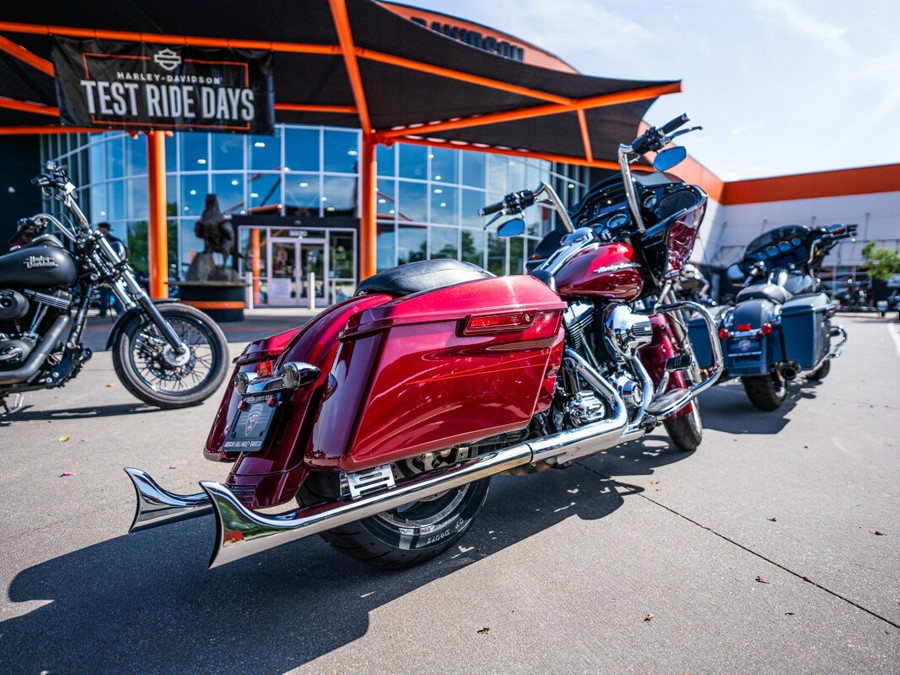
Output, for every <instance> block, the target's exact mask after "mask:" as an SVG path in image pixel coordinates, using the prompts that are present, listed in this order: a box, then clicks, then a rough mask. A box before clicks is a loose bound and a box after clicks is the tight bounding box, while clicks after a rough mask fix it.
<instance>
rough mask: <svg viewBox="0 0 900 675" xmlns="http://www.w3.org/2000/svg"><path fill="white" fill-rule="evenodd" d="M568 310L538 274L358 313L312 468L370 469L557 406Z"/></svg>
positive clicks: (315, 438)
mask: <svg viewBox="0 0 900 675" xmlns="http://www.w3.org/2000/svg"><path fill="white" fill-rule="evenodd" d="M565 307H566V304H565V302H563V301H562V300H560V298H559V296H557V295H556V294H555V293H554V292H553V291H552V290H550V289H549V288H548V287H547V286H546V285H545V284H543V283H542V282H540V281H538V280H537V279H535V278H534V277H530V276H513V277H499V278H493V279H484V280H478V281H471V282H466V283H462V284H457V285H455V286H450V287H445V288H439V289H436V290H433V291H426V292H422V293H417V294H414V295H410V296H407V297H405V298H401V299H397V300H394V301H393V302H389V303H385V304H382V305H379V306H377V307H374V308H372V309H369V310H367V311H364V312H361V313H359V314H356V315H354V316H353V317H351V318H350V321H349V323H348V326H347V328H346V330H345V331H343V333H342V335H341V347H340V350H339V352H338V354H337V357H336V358H335V362H334V365H333V367H332V369H331V376H330V377H329V381H328V386H327V389H326V391H325V393H324V396H323V400H322V404H321V407H320V409H319V416H318V419H317V421H316V425H315V427H314V429H313V431H312V444H311V446H310V448H309V450H308V451H307V453H306V462H307V464H309V465H310V467H312V468H315V469H319V470H323V469H326V470H327V469H340V470H341V471H345V472H353V471H359V470H362V469H366V468H370V467H374V466H379V465H382V464H386V463H389V462H393V461H396V460H398V459H403V458H409V457H412V456H414V455H416V454H420V453H425V452H433V451H437V450H443V449H446V448H449V447H452V446H454V445H460V444H464V443H467V442H473V441H476V440H480V439H483V438H487V437H490V436H494V435H497V434H500V433H504V432H507V431H513V430H516V429H521V428H523V427H525V426H527V425H528V422H529V421H530V419H531V417H532V415H534V413H535V412H537V411H539V410H541V409H542V408H541V406H543V409H546V406H547V405H548V404H549V396H547V391H548V389H549V390H550V391H552V388H551V387H552V385H551V384H550V383H551V382H552V381H553V380H554V379H555V376H556V372H557V370H558V368H559V365H560V363H561V360H562V351H563V329H562V312H563V310H564V309H565Z"/></svg>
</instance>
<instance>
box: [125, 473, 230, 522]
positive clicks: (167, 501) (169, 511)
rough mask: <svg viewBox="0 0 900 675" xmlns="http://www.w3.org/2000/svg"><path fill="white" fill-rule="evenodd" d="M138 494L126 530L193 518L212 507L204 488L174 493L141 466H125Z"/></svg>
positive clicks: (203, 513) (210, 509)
mask: <svg viewBox="0 0 900 675" xmlns="http://www.w3.org/2000/svg"><path fill="white" fill-rule="evenodd" d="M125 473H127V474H128V477H129V478H130V479H131V484H132V485H133V486H134V491H135V493H136V494H137V507H136V508H135V512H134V518H133V519H132V521H131V527H129V528H128V531H129V532H137V531H138V530H149V529H150V528H151V527H158V526H160V525H166V524H168V523H174V522H177V521H179V520H187V519H188V518H196V517H197V516H203V515H206V514H207V513H209V512H211V511H212V503H211V502H210V501H209V497H208V496H207V495H206V493H205V492H199V493H197V494H194V495H176V494H174V493H172V492H169V491H168V490H164V489H163V488H161V487H160V486H159V484H157V482H156V481H155V480H153V479H152V478H151V477H150V476H149V475H148V474H146V473H145V472H143V471H141V470H140V469H132V468H131V467H125Z"/></svg>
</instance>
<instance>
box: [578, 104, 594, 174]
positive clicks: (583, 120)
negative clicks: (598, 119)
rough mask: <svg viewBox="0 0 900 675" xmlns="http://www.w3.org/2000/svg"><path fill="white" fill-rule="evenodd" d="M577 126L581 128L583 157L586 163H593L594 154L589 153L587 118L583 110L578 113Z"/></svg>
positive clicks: (589, 141)
mask: <svg viewBox="0 0 900 675" xmlns="http://www.w3.org/2000/svg"><path fill="white" fill-rule="evenodd" d="M578 126H579V127H580V128H581V142H582V143H584V156H585V157H586V158H587V161H589V162H593V161H594V153H593V151H591V136H590V134H589V133H588V125H587V117H585V114H584V110H579V111H578Z"/></svg>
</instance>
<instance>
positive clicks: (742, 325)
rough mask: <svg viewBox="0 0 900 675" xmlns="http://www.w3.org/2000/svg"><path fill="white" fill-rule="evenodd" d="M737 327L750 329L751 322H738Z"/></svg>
mask: <svg viewBox="0 0 900 675" xmlns="http://www.w3.org/2000/svg"><path fill="white" fill-rule="evenodd" d="M737 329H738V330H750V324H749V323H741V324H738V327H737Z"/></svg>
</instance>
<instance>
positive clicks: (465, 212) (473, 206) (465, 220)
mask: <svg viewBox="0 0 900 675" xmlns="http://www.w3.org/2000/svg"><path fill="white" fill-rule="evenodd" d="M487 202H488V200H487V196H486V195H485V194H484V193H483V192H477V191H475V190H463V191H462V213H461V214H460V216H461V218H460V221H461V222H462V224H463V225H466V226H468V227H484V224H485V223H486V222H487V220H486V219H484V218H482V217H481V216H479V215H478V210H479V209H480V208H481V207H482V206H485V205H486V204H487Z"/></svg>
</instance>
